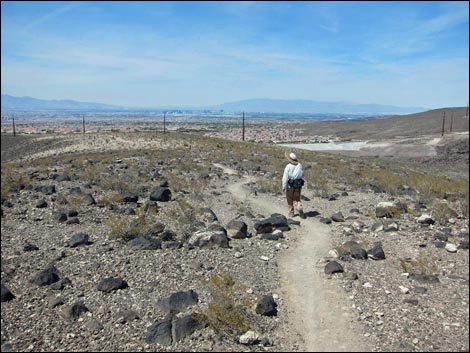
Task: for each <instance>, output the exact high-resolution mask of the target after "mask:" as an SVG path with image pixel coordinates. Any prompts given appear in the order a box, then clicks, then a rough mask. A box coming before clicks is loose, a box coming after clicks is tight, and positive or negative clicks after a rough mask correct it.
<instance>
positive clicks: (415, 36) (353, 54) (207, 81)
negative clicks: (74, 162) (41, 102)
mask: <svg viewBox="0 0 470 353" xmlns="http://www.w3.org/2000/svg"><path fill="white" fill-rule="evenodd" d="M468 43H469V3H468V2H466V1H465V2H463V1H460V2H447V1H441V2H439V1H423V2H421V1H417V2H412V1H403V2H401V1H400V2H316V1H312V2H291V1H289V2H287V1H286V2H256V1H254V2H253V1H241V2H225V1H223V2H195V1H191V2H160V1H158V2H117V1H116V2H87V1H84V2H82V1H75V2H73V1H72V2H60V1H59V2H41V1H34V2H24V1H2V2H1V91H2V94H9V95H13V96H19V97H21V96H31V97H35V98H39V99H59V100H61V99H70V100H77V101H84V102H101V103H105V104H110V105H120V106H128V107H144V106H147V107H157V106H208V105H217V104H220V103H223V102H233V101H238V100H246V99H252V98H269V99H286V100H288V99H306V100H317V101H330V102H331V101H348V102H355V103H363V104H371V103H373V104H383V105H395V106H402V107H406V106H423V107H429V108H431V109H432V108H439V107H452V106H465V105H466V104H467V102H468V96H469V69H468V68H469V45H468Z"/></svg>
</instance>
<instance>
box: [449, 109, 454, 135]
mask: <svg viewBox="0 0 470 353" xmlns="http://www.w3.org/2000/svg"><path fill="white" fill-rule="evenodd" d="M453 124H454V111H452V113H451V115H450V132H452V125H453Z"/></svg>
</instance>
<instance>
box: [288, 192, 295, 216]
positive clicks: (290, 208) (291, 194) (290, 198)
mask: <svg viewBox="0 0 470 353" xmlns="http://www.w3.org/2000/svg"><path fill="white" fill-rule="evenodd" d="M286 197H287V210H288V211H289V216H293V215H294V189H292V188H287V189H286Z"/></svg>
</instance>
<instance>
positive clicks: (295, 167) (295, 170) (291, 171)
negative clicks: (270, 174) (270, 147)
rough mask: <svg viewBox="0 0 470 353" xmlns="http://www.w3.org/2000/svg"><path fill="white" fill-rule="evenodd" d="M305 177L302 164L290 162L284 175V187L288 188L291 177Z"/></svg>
mask: <svg viewBox="0 0 470 353" xmlns="http://www.w3.org/2000/svg"><path fill="white" fill-rule="evenodd" d="M303 177H304V169H303V168H302V164H300V163H297V164H292V163H289V164H288V165H286V168H285V169H284V175H283V176H282V188H283V189H285V188H287V182H288V181H289V179H300V178H303Z"/></svg>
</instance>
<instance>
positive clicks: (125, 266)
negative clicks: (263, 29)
mask: <svg viewBox="0 0 470 353" xmlns="http://www.w3.org/2000/svg"><path fill="white" fill-rule="evenodd" d="M49 141H54V144H50V142H48V143H49V145H47V146H49V147H44V148H43V146H44V144H34V143H33V144H31V143H30V142H28V143H26V142H23V141H21V144H20V148H19V149H17V148H15V147H14V143H10V144H9V145H8V148H5V154H4V146H3V142H4V140H3V137H2V222H1V237H2V240H1V242H2V250H1V256H2V272H1V276H2V277H1V278H2V315H1V324H2V325H1V342H2V351H242V350H243V351H301V350H305V345H304V341H305V339H306V338H305V337H302V336H301V335H300V334H299V333H298V332H296V331H295V326H294V325H293V324H292V320H295V317H293V316H292V313H290V312H291V308H290V307H288V305H287V303H288V302H289V301H288V299H289V298H284V297H283V293H284V291H283V288H282V283H283V278H281V273H282V271H280V268H279V266H280V263H281V262H280V257H281V256H283V254H284V253H286V251H288V250H289V249H290V248H292V247H296V246H297V245H298V244H299V242H300V239H299V237H300V236H301V235H302V236H305V227H307V221H305V220H302V219H300V218H299V217H298V216H296V217H294V219H293V220H287V219H285V218H284V217H282V216H278V218H275V219H272V218H270V216H271V214H272V212H271V208H268V207H265V208H264V209H262V208H260V207H259V206H256V203H255V202H254V200H256V199H258V200H263V201H264V204H266V203H268V204H269V203H271V204H273V205H279V204H281V205H284V203H285V200H284V198H283V196H282V195H280V194H279V193H276V192H273V191H271V192H263V188H262V187H261V185H259V184H257V183H256V181H255V182H253V183H251V184H248V185H246V187H244V190H245V192H246V194H243V197H240V195H234V193H233V192H234V191H233V190H234V189H232V188H231V185H234V184H235V183H240V180H241V178H243V177H245V176H250V177H253V178H254V180H257V179H256V178H266V177H268V176H269V173H270V172H269V171H266V170H264V168H263V163H262V160H259V159H257V158H258V157H259V156H257V155H256V153H253V154H252V155H251V157H250V156H249V155H248V154H247V160H245V161H243V160H237V159H236V158H224V157H223V156H222V155H220V156H219V155H218V154H216V153H214V152H212V151H208V150H205V152H201V151H199V150H198V149H197V147H196V142H194V141H189V142H188V143H189V144H190V146H192V147H191V149H190V150H189V152H188V153H185V154H181V151H180V150H177V146H176V143H170V144H169V145H170V146H172V147H171V149H166V150H165V153H163V154H159V155H156V154H155V153H154V152H155V150H153V151H150V153H149V152H148V150H147V151H138V152H136V153H130V152H129V149H127V150H123V151H122V152H121V153H114V154H109V155H108V154H107V153H105V151H103V150H102V153H100V154H93V155H89V156H86V158H84V157H83V156H80V157H77V156H76V155H75V154H73V152H72V151H73V150H74V148H75V149H76V150H79V148H78V147H77V146H75V145H73V144H71V142H70V141H69V140H67V142H66V143H65V144H64V145H63V146H62V147H63V148H69V149H68V150H67V152H66V153H59V152H57V151H58V150H57V147H58V144H60V141H56V140H49ZM167 142H168V141H166V142H165V143H167ZM119 143H120V142H119ZM165 143H163V144H160V146H165ZM181 143H183V142H181ZM191 144H193V145H191ZM97 145H98V146H101V149H102V146H103V144H99V143H98V142H97ZM110 145H111V144H110ZM110 145H109V146H108V147H110ZM121 145H122V144H121ZM21 146H23V147H21ZM24 146H26V147H24ZM31 146H40V150H37V151H34V152H35V153H43V152H46V155H49V156H51V157H50V158H49V159H46V160H44V161H43V162H41V163H39V164H34V163H30V162H27V161H24V162H15V164H14V168H13V170H10V166H9V165H7V164H6V163H5V164H4V161H6V160H10V161H11V160H14V161H17V160H18V158H19V157H21V156H23V155H24V154H25V152H26V151H29V152H31ZM90 146H91V145H90ZM113 146H114V145H113ZM70 147H71V148H70ZM21 148H25V150H22V149H21ZM51 148H54V149H55V151H56V152H55V153H47V152H48V151H50V149H51ZM216 148H219V144H217V147H216ZM220 149H221V150H223V151H225V152H227V151H226V150H227V148H223V146H221V147H220ZM171 150H175V153H174V154H172V153H171ZM279 151H280V153H279V154H280V155H282V153H281V152H282V150H281V149H279ZM228 153H229V155H233V151H230V150H228ZM162 156H165V157H162ZM467 158H468V157H467ZM250 159H253V161H254V164H250V163H249V161H248V160H250ZM256 163H258V165H257V164H256ZM282 163H284V161H282ZM250 166H252V167H250ZM225 168H227V169H225ZM5 180H9V181H10V182H9V183H6V182H5ZM126 182H127V183H126ZM303 194H304V199H303V203H304V210H305V212H306V215H307V220H308V223H309V224H310V222H312V223H313V224H315V223H316V224H320V223H322V224H328V227H329V228H330V233H329V234H330V237H331V239H330V241H331V247H330V249H329V251H325V253H324V254H323V256H321V257H319V258H315V259H312V265H311V266H312V267H315V271H317V273H318V274H319V275H320V276H321V278H322V281H324V285H325V287H326V286H330V285H331V284H333V286H334V287H336V288H337V289H338V290H340V291H344V292H345V293H346V298H347V300H345V301H344V302H340V303H338V307H339V308H343V309H340V311H341V310H344V311H345V312H346V311H348V312H349V311H352V312H353V313H354V315H353V316H352V320H353V321H354V325H353V326H352V327H354V329H355V330H357V331H356V333H357V335H361V336H363V337H364V338H365V339H366V340H367V342H369V345H370V346H369V347H368V349H369V350H371V351H468V349H469V345H468V342H469V319H468V317H469V282H468V280H469V256H468V241H469V229H468V218H466V217H467V214H468V213H465V212H464V211H463V210H461V209H460V208H459V206H458V204H457V203H456V202H454V201H453V200H452V199H448V200H442V202H443V203H445V205H446V208H443V211H442V214H436V213H433V212H431V211H430V208H429V207H430V205H426V204H423V203H420V202H417V200H416V198H415V197H414V194H413V190H409V195H401V196H393V197H392V196H391V195H388V194H386V193H383V192H378V190H374V188H372V187H371V188H367V187H366V188H361V189H359V188H355V187H354V188H353V187H351V186H350V185H344V184H340V183H337V184H335V186H334V189H331V190H330V192H329V194H328V195H325V194H322V195H321V196H320V195H319V193H318V189H317V188H316V187H315V183H314V182H313V181H312V182H311V183H307V186H306V187H305V188H304V191H303ZM467 198H468V195H467ZM384 202H385V203H384ZM258 205H259V204H258ZM467 212H468V211H467ZM426 215H429V217H426ZM244 225H245V226H246V229H245V228H244ZM262 226H265V227H267V228H268V229H267V230H266V229H263V228H262ZM275 228H280V229H282V231H281V232H273V230H274V229H275ZM288 229H290V230H288ZM308 230H309V231H310V232H311V236H312V237H314V236H315V234H316V233H315V227H312V228H311V229H310V228H309V229H308ZM380 250H382V251H380ZM334 265H336V266H337V267H334ZM52 266H53V267H52ZM309 266H310V264H309ZM224 275H225V277H224ZM320 285H321V283H320ZM191 291H192V292H191ZM315 304H316V305H321V303H315ZM289 313H290V314H289ZM312 319H315V318H312ZM247 331H252V333H250V334H245V333H246V332H247ZM314 334H315V333H312V335H314ZM350 348H351V349H350V350H351V351H352V350H355V348H357V347H350Z"/></svg>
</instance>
